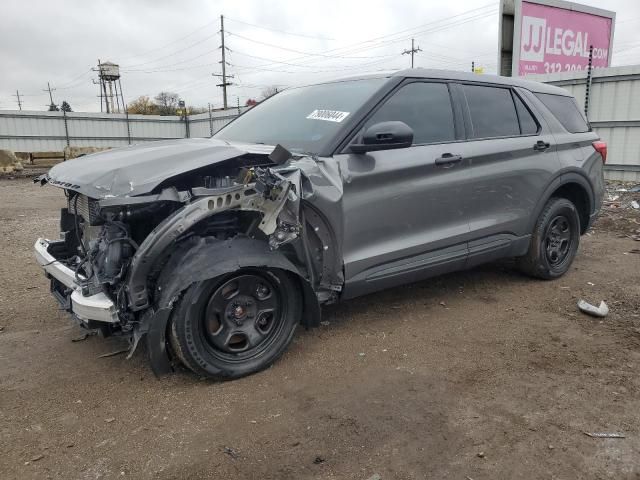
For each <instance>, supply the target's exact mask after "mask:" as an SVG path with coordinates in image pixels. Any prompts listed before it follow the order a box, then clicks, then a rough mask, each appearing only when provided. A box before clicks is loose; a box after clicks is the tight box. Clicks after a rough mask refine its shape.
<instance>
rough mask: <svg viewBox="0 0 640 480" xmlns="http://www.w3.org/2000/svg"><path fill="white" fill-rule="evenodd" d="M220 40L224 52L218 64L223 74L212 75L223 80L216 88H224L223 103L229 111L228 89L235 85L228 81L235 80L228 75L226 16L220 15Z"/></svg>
mask: <svg viewBox="0 0 640 480" xmlns="http://www.w3.org/2000/svg"><path fill="white" fill-rule="evenodd" d="M220 39H221V45H220V47H219V48H220V49H221V50H222V60H220V61H219V62H218V63H220V64H221V65H222V74H217V73H212V74H211V75H213V76H214V77H221V78H222V83H218V84H217V85H216V87H222V101H223V106H224V109H225V110H226V109H227V87H228V86H229V85H233V83H231V82H229V81H227V79H229V78H233V75H227V65H229V64H228V63H227V60H226V53H227V52H226V51H227V50H229V49H228V48H227V47H225V45H224V15H220Z"/></svg>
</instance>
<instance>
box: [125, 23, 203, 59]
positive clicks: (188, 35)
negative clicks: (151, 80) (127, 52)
mask: <svg viewBox="0 0 640 480" xmlns="http://www.w3.org/2000/svg"><path fill="white" fill-rule="evenodd" d="M215 22H216V20H213V21H211V22H209V23H207V24H206V25H202V26H201V27H198V28H196V29H195V30H192V31H191V32H190V33H188V34H186V35H184V36H182V37H180V38H177V39H175V40H172V41H171V42H169V43H166V44H164V45H162V46H161V47H156V48H152V49H151V50H147V51H146V52H143V53H138V54H136V55H132V56H130V57H125V58H124V60H129V59H131V58H138V57H144V56H145V55H148V54H149V53H151V52H155V51H157V50H164V49H165V48H167V47H168V46H170V45H173V44H174V43H178V42H181V41H182V40H184V39H185V38H189V37H190V36H191V35H193V34H195V33H197V32H199V31H200V30H204V29H205V28H207V27H210V26H211V25H213V24H214V23H215Z"/></svg>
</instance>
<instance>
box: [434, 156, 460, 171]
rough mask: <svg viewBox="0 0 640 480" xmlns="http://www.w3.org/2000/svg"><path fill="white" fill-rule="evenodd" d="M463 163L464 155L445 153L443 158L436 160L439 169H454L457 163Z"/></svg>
mask: <svg viewBox="0 0 640 480" xmlns="http://www.w3.org/2000/svg"><path fill="white" fill-rule="evenodd" d="M461 161H462V155H453V154H451V153H444V154H442V156H441V157H438V158H436V165H437V166H439V167H445V168H447V167H453V166H454V165H455V164H456V163H460V162H461Z"/></svg>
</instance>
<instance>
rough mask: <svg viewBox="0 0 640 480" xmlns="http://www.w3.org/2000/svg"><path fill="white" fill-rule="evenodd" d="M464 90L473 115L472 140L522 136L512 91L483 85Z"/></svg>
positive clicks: (466, 86)
mask: <svg viewBox="0 0 640 480" xmlns="http://www.w3.org/2000/svg"><path fill="white" fill-rule="evenodd" d="M462 88H463V89H464V94H465V97H466V98H467V105H469V114H470V115H471V125H472V135H471V138H491V137H513V136H517V135H520V125H519V123H518V115H517V114H516V106H515V104H514V103H513V98H512V97H511V90H509V89H508V88H498V87H485V86H481V85H463V86H462Z"/></svg>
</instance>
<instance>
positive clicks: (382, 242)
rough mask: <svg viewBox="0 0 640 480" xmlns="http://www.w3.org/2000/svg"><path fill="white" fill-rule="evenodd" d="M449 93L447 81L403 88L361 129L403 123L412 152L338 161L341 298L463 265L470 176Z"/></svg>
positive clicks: (416, 83) (352, 156) (414, 83)
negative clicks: (342, 269)
mask: <svg viewBox="0 0 640 480" xmlns="http://www.w3.org/2000/svg"><path fill="white" fill-rule="evenodd" d="M451 93H452V92H450V89H449V85H448V84H447V83H445V82H426V81H409V82H406V83H404V84H403V85H401V86H400V87H399V88H398V89H396V91H395V92H393V93H392V94H391V95H390V97H388V98H387V99H386V100H385V101H384V102H382V104H381V105H379V107H378V108H377V109H376V110H374V111H373V112H372V113H371V114H370V116H369V118H367V119H365V121H364V123H363V125H362V128H361V129H360V131H361V132H362V131H364V129H366V128H367V127H368V126H371V125H373V124H376V123H379V122H385V121H394V120H395V121H402V122H404V123H406V124H407V125H409V126H410V127H411V128H412V129H413V131H414V141H413V146H411V147H409V148H403V149H397V150H384V151H377V152H369V153H366V154H354V153H348V154H340V155H336V159H337V160H338V161H339V162H340V167H341V171H342V175H343V179H344V194H343V207H344V222H345V223H344V243H343V254H344V263H345V274H346V278H345V280H346V289H345V292H344V296H345V297H351V296H355V295H360V294H363V293H366V292H369V291H374V290H379V289H382V288H387V287H390V286H393V285H398V284H402V283H406V282H409V281H414V280H418V279H420V278H424V277H425V276H428V275H432V274H437V273H440V272H442V271H447V270H450V269H457V268H462V267H463V266H464V263H465V261H466V256H467V246H466V240H467V235H468V233H469V225H468V222H467V218H466V215H465V212H464V203H465V202H464V197H463V195H462V193H463V191H464V188H463V184H464V181H465V179H466V178H467V176H468V173H467V172H466V171H465V168H464V167H465V164H466V160H465V159H464V158H463V156H462V155H461V152H462V148H463V145H462V143H461V140H462V139H463V132H462V118H461V115H462V114H461V111H458V113H457V114H456V113H454V108H453V105H454V104H453V102H452V94H451Z"/></svg>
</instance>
